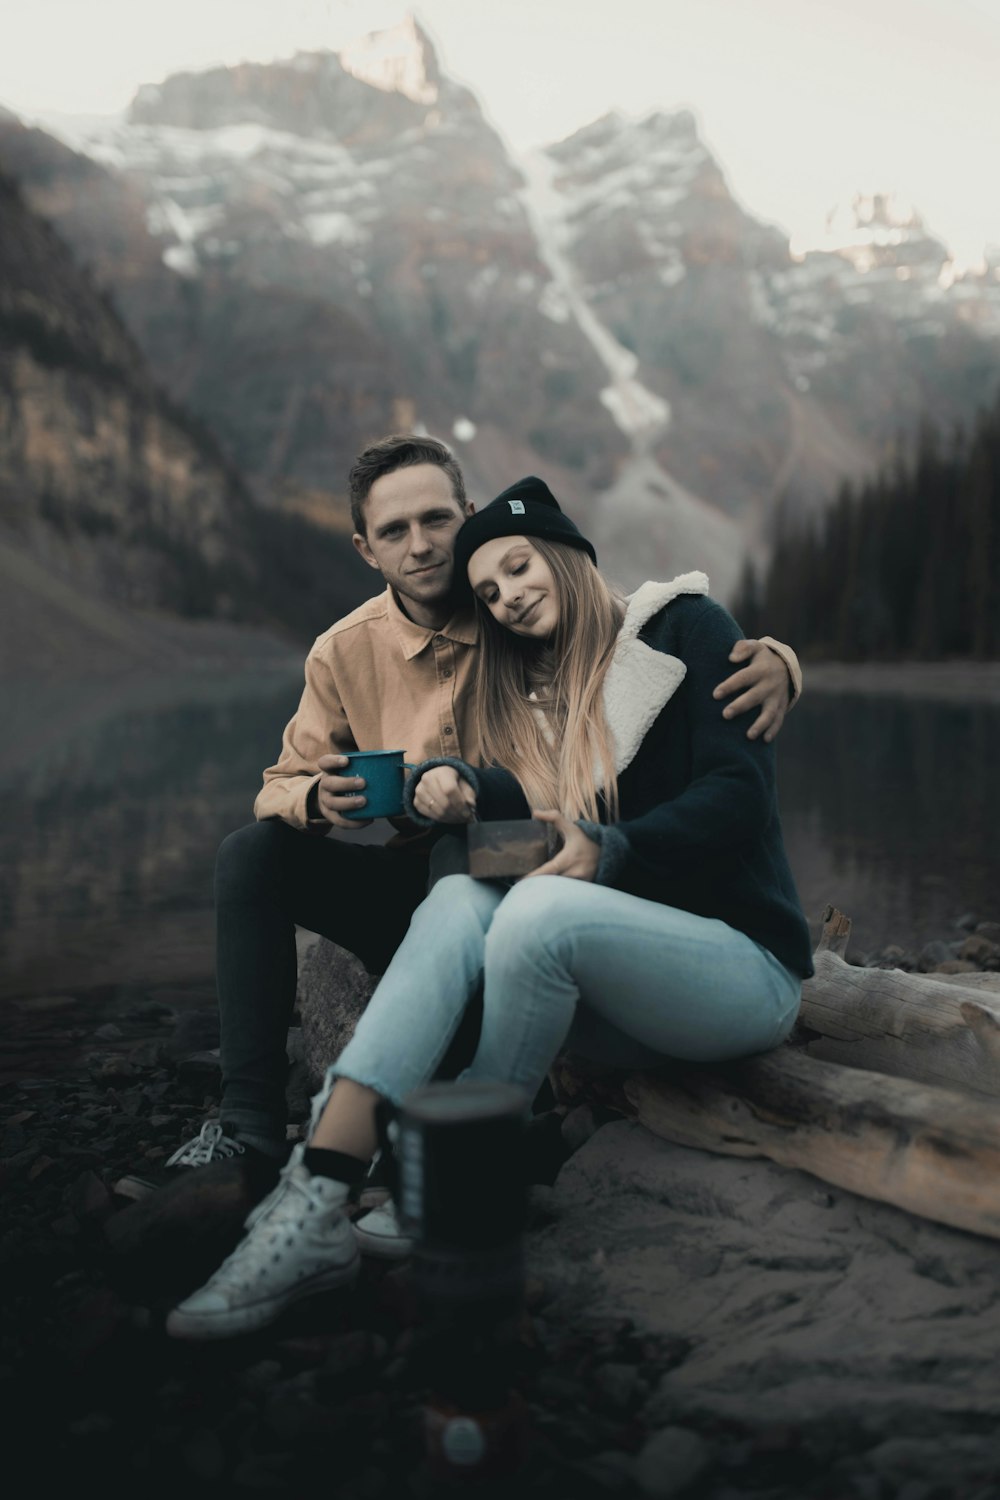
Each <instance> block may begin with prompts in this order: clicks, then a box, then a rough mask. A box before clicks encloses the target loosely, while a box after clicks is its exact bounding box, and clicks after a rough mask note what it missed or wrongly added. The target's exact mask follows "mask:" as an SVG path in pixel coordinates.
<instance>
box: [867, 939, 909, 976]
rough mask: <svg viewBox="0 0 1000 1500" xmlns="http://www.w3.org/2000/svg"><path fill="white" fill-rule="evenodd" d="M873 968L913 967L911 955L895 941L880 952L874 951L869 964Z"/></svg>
mask: <svg viewBox="0 0 1000 1500" xmlns="http://www.w3.org/2000/svg"><path fill="white" fill-rule="evenodd" d="M869 967H870V968H873V969H907V970H909V969H912V968H913V967H914V963H913V957H912V955H911V954H909V953H907V951H906V949H905V948H900V947H899V946H898V945H897V944H896V943H890V944H889V945H888V947H886V948H883V949H882V950H881V952H879V953H876V954H875V955H874V957H873V958H872V959H871V962H870V964H869Z"/></svg>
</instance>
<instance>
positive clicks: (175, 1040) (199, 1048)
mask: <svg viewBox="0 0 1000 1500" xmlns="http://www.w3.org/2000/svg"><path fill="white" fill-rule="evenodd" d="M168 1045H169V1050H170V1051H171V1052H172V1053H173V1055H174V1057H183V1056H184V1055H185V1054H187V1053H190V1052H210V1051H211V1050H212V1049H213V1048H216V1047H218V1045H219V1012H218V1011H217V1010H185V1011H182V1012H181V1014H180V1015H179V1016H178V1017H177V1025H176V1026H175V1027H174V1033H173V1036H172V1037H171V1038H170V1042H169V1044H168Z"/></svg>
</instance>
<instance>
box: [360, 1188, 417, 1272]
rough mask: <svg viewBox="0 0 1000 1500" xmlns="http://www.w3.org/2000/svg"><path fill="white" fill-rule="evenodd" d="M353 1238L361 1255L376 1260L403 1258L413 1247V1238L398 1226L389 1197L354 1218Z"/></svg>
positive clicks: (394, 1207) (394, 1209)
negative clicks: (357, 1217) (358, 1217)
mask: <svg viewBox="0 0 1000 1500" xmlns="http://www.w3.org/2000/svg"><path fill="white" fill-rule="evenodd" d="M354 1238H355V1239H356V1240H357V1242H358V1245H359V1246H360V1248H361V1254H362V1255H371V1256H374V1257H375V1258H376V1259H377V1260H403V1259H404V1258H405V1257H406V1256H407V1255H409V1253H410V1251H411V1250H412V1249H413V1240H412V1239H411V1238H410V1237H409V1235H405V1234H404V1233H403V1231H402V1230H401V1229H400V1227H399V1219H398V1217H397V1215H396V1205H395V1203H393V1201H392V1199H391V1198H389V1199H388V1200H387V1201H386V1202H385V1203H382V1204H380V1205H379V1207H378V1208H373V1209H372V1210H371V1212H370V1213H367V1214H363V1215H362V1216H361V1218H360V1219H355V1221H354Z"/></svg>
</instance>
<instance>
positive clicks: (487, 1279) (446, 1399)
mask: <svg viewBox="0 0 1000 1500" xmlns="http://www.w3.org/2000/svg"><path fill="white" fill-rule="evenodd" d="M528 1104H529V1101H528V1099H527V1096H526V1095H525V1093H524V1092H523V1091H522V1090H521V1089H518V1088H514V1087H513V1086H512V1085H510V1084H501V1083H487V1082H457V1083H433V1084H429V1085H428V1086H427V1087H426V1088H422V1089H417V1090H416V1091H415V1092H414V1093H412V1094H409V1095H408V1096H407V1097H406V1099H405V1100H404V1101H403V1105H402V1108H401V1109H400V1111H399V1118H398V1125H399V1135H398V1139H397V1143H396V1159H397V1165H398V1179H397V1201H396V1207H397V1211H398V1213H399V1216H400V1220H401V1225H402V1228H403V1230H404V1232H405V1233H407V1234H411V1235H412V1236H413V1240H414V1251H413V1262H412V1276H413V1286H414V1291H415V1293H416V1297H417V1302H418V1306H419V1309H420V1315H421V1322H422V1324H423V1328H424V1338H425V1351H426V1353H425V1359H426V1382H427V1386H428V1388H429V1391H430V1395H429V1398H428V1401H427V1403H426V1405H425V1408H424V1414H425V1434H426V1440H427V1454H428V1460H429V1462H430V1466H431V1468H432V1470H433V1471H434V1472H436V1473H437V1474H438V1475H440V1476H442V1477H451V1478H456V1479H473V1478H477V1477H480V1476H482V1477H486V1476H489V1475H494V1474H500V1473H505V1472H507V1473H509V1472H510V1471H511V1470H512V1469H513V1468H515V1467H516V1466H517V1464H518V1463H519V1462H520V1459H521V1457H522V1456H523V1448H524V1441H525V1423H524V1420H523V1411H524V1409H523V1406H522V1404H521V1403H520V1401H519V1399H518V1397H517V1396H516V1395H515V1394H514V1393H513V1392H512V1390H511V1378H512V1366H513V1360H514V1355H515V1350H516V1341H517V1331H518V1324H519V1320H520V1317H521V1314H522V1308H523V1296H524V1265H523V1249H522V1229H523V1225H524V1210H525V1182H524V1166H523V1152H524V1142H523V1134H524V1125H525V1119H526V1115H527V1111H528Z"/></svg>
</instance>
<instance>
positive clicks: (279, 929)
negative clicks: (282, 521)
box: [168, 435, 800, 1171]
mask: <svg viewBox="0 0 1000 1500" xmlns="http://www.w3.org/2000/svg"><path fill="white" fill-rule="evenodd" d="M350 490H351V514H352V519H353V522H354V527H355V533H354V538H353V540H354V545H355V547H356V548H357V550H358V552H359V553H360V554H361V556H362V557H363V559H364V560H365V562H366V563H367V564H368V566H369V567H371V568H373V569H375V570H376V571H377V572H379V573H381V575H382V577H383V578H384V579H385V582H386V588H385V590H384V592H383V593H381V594H379V595H378V596H377V597H375V598H374V599H370V600H368V601H367V603H365V604H362V605H361V606H360V607H359V608H358V609H356V610H354V611H353V612H352V613H351V614H349V615H347V616H346V617H345V618H344V619H342V620H339V621H337V623H336V624H335V625H333V626H331V628H330V629H329V630H328V631H326V633H325V634H324V635H321V636H320V637H319V638H318V639H317V641H316V642H315V644H314V645H313V647H312V650H311V651H310V652H309V655H308V657H307V659H306V664H305V688H304V691H303V694H302V698H301V701H300V703H299V707H298V710H297V712H296V714H295V717H294V718H293V719H292V720H291V722H290V723H289V724H288V726H287V727H286V729H285V733H284V738H283V741H282V748H281V754H280V756H279V758H278V760H277V762H276V764H275V765H273V766H271V767H270V768H269V769H268V770H266V771H265V772H264V785H263V788H262V789H261V792H260V794H259V796H258V798H257V801H256V803H255V805H254V813H255V816H256V818H257V821H256V822H255V823H253V824H251V825H250V826H249V827H247V828H242V829H240V830H239V831H238V832H236V833H233V834H230V836H229V837H228V838H227V839H226V840H225V841H224V843H223V844H222V846H221V848H220V851H219V858H218V865H217V871H216V905H217V921H218V949H217V967H218V991H219V1008H220V1019H221V1038H222V1044H221V1061H222V1080H223V1082H222V1103H221V1108H220V1120H219V1121H218V1122H214V1121H210V1122H208V1123H207V1124H206V1125H205V1126H204V1127H203V1129H202V1131H201V1134H200V1135H199V1136H198V1137H196V1138H195V1140H194V1141H191V1142H189V1143H187V1145H186V1146H183V1147H181V1149H180V1150H179V1151H178V1152H176V1153H175V1154H174V1156H173V1157H172V1158H171V1160H170V1163H168V1165H171V1166H173V1167H183V1166H199V1165H203V1164H205V1163H207V1162H209V1161H212V1160H218V1159H219V1158H222V1157H230V1156H234V1155H241V1156H243V1155H247V1154H248V1153H250V1154H251V1155H254V1154H256V1155H257V1156H259V1158H260V1159H261V1160H262V1161H265V1162H270V1161H273V1163H274V1164H275V1171H276V1168H277V1165H278V1164H280V1162H281V1161H282V1160H283V1158H284V1156H285V1073H286V1065H285V1037H286V1032H287V1028H288V1023H289V1019H290V1017H291V1013H292V1008H293V1006H294V1002H295V989H296V952H295V927H296V925H298V926H301V927H304V928H307V929H308V930H309V931H312V932H316V933H320V934H322V935H323V936H324V937H327V938H330V939H332V940H333V941H334V942H336V943H338V944H340V945H341V946H342V947H344V948H347V949H349V950H350V951H351V952H352V953H355V954H357V956H358V957H359V958H360V959H361V960H362V962H363V963H364V964H365V966H366V967H367V968H368V969H369V970H370V971H371V972H372V973H381V971H382V970H383V969H384V968H385V967H386V966H387V964H388V962H389V959H390V958H391V957H392V954H393V953H394V952H395V950H396V948H397V946H398V945H399V943H400V941H401V940H402V937H403V934H404V933H405V931H406V929H407V927H408V925H409V921H410V917H411V915H412V913H413V911H414V909H415V908H416V907H417V905H419V903H420V901H421V900H422V899H423V896H424V894H425V892H426V888H427V880H428V865H429V857H430V849H431V847H432V845H433V843H434V841H435V838H436V836H437V835H436V831H432V832H430V833H428V832H426V831H419V830H416V829H415V828H413V826H412V825H408V824H407V823H406V820H403V819H400V820H398V822H397V833H396V835H395V837H394V838H392V839H391V840H390V841H389V842H388V843H387V844H386V845H384V846H376V845H362V844H358V843H350V842H347V841H343V840H341V839H339V838H337V837H336V836H335V835H336V833H337V832H338V831H340V830H354V829H357V828H358V827H359V826H360V825H359V821H358V820H357V819H353V818H352V819H348V818H347V817H346V816H345V815H346V814H347V813H348V812H350V811H353V810H355V809H362V808H363V807H364V805H365V797H364V783H363V781H361V780H360V779H359V778H356V777H348V776H345V775H344V774H343V769H344V766H345V765H346V764H347V763H346V762H345V761H344V759H343V757H342V755H341V754H340V753H339V752H341V751H345V750H353V749H403V750H405V752H406V759H407V760H409V761H420V760H426V759H430V758H432V757H436V756H440V755H455V756H462V757H463V758H465V759H466V760H471V761H475V760H476V759H477V755H478V742H477V736H476V732H475V726H474V724H473V721H472V693H471V685H472V674H473V672H474V669H475V661H476V627H475V621H474V618H473V616H472V614H471V613H470V612H468V610H466V609H459V610H456V609H455V608H454V605H453V603H452V597H451V581H452V549H453V546H454V541H455V536H456V534H457V532H458V530H459V528H460V526H461V525H462V522H463V521H464V520H465V517H466V516H467V515H470V514H471V513H472V509H473V507H472V506H471V505H470V504H469V502H468V501H467V499H466V495H465V485H464V481H463V478H462V473H461V470H460V469H459V466H458V464H457V463H456V461H455V459H454V458H453V456H452V455H451V453H450V452H449V451H448V449H447V448H446V447H445V446H444V445H443V444H442V443H439V442H437V441H435V440H434V439H433V438H422V437H414V436H409V435H406V436H394V437H388V438H385V439H383V440H382V441H380V442H377V443H374V444H372V445H371V446H370V447H368V448H366V449H365V451H364V452H363V453H362V454H361V455H360V456H359V458H358V459H357V461H356V463H355V464H354V467H353V468H352V470H351V473H350ZM768 646H773V650H772V649H768ZM733 660H734V661H737V662H743V663H745V665H744V666H743V667H742V670H739V671H737V672H735V673H734V674H733V676H731V677H729V678H727V680H726V681H725V682H724V683H721V684H720V685H719V688H718V689H717V690H716V696H717V697H719V698H723V697H731V698H732V700H733V701H731V702H730V703H729V704H728V706H727V707H726V708H724V709H723V710H721V712H723V713H724V714H725V715H726V716H727V717H732V716H733V715H734V714H738V713H744V712H746V711H747V709H749V708H754V707H757V708H760V713H759V715H758V717H757V719H756V720H755V721H754V723H753V724H752V725H751V727H750V729H749V730H748V734H749V735H750V736H751V737H756V736H757V735H759V734H763V735H764V736H765V738H766V739H768V740H770V739H772V738H773V737H774V735H775V734H777V733H778V730H779V729H780V727H781V722H782V719H783V717H784V712H785V709H786V708H787V706H788V701H789V696H790V689H789V676H791V690H792V693H793V694H797V692H798V690H799V688H800V680H799V676H798V663H797V661H796V660H795V655H794V652H789V651H788V648H787V647H782V646H778V645H777V643H771V642H767V643H766V644H765V643H763V642H747V641H743V642H740V643H739V644H738V645H737V646H736V647H735V648H734V651H733ZM733 695H736V696H735V697H734V696H733ZM331 833H332V834H333V835H334V836H333V837H326V835H329V834H331Z"/></svg>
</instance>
